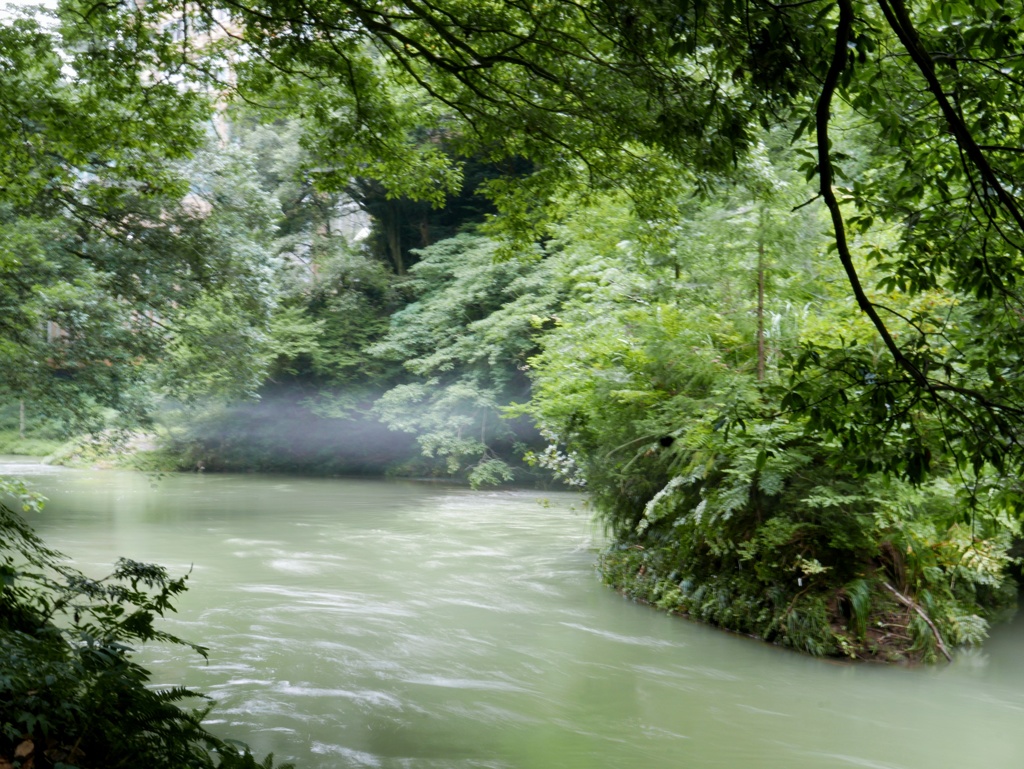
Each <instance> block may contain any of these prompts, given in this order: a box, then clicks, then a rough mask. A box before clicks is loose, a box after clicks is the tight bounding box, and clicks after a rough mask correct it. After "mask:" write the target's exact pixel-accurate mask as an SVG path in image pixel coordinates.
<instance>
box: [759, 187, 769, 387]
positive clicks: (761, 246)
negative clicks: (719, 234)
mask: <svg viewBox="0 0 1024 769" xmlns="http://www.w3.org/2000/svg"><path fill="white" fill-rule="evenodd" d="M760 219H761V221H760V227H758V230H757V381H758V382H763V381H764V368H765V359H766V357H767V355H766V353H765V347H764V272H765V264H764V224H765V208H764V206H762V207H761V216H760Z"/></svg>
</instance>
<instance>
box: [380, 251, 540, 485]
mask: <svg viewBox="0 0 1024 769" xmlns="http://www.w3.org/2000/svg"><path fill="white" fill-rule="evenodd" d="M495 249H496V244H495V243H494V242H493V241H491V240H489V239H487V238H484V237H481V236H476V235H470V234H461V235H458V236H456V237H454V238H450V239H448V240H443V241H441V242H439V243H436V244H434V245H433V246H430V247H428V248H425V249H423V250H422V251H421V252H420V261H419V262H418V263H416V264H415V265H413V267H412V268H411V270H410V272H411V275H412V284H411V288H412V291H413V292H414V295H415V301H413V302H412V303H411V304H409V305H407V306H406V307H404V308H402V309H401V310H399V311H398V312H396V313H395V314H394V315H392V317H391V325H390V329H389V331H388V333H387V335H386V336H384V337H383V339H382V340H381V341H380V342H378V343H377V344H376V345H374V346H373V347H371V348H370V349H369V352H370V353H371V354H373V355H376V356H379V357H382V358H385V359H389V360H394V361H401V362H402V365H403V367H404V368H405V369H406V371H407V372H409V374H410V375H411V376H410V377H409V381H406V382H403V383H401V384H398V385H397V386H395V387H392V388H391V389H390V390H388V391H387V392H385V393H384V394H383V395H382V396H381V397H380V398H379V399H378V400H377V402H376V404H375V406H374V409H375V411H376V412H377V413H378V414H380V416H381V418H382V420H383V421H384V422H385V423H386V424H387V425H388V426H389V427H391V428H392V429H395V430H404V431H406V432H410V433H413V434H415V435H416V436H417V440H418V441H419V443H420V446H421V447H422V450H423V453H424V454H425V455H426V456H428V457H433V458H436V459H439V460H441V461H442V462H443V463H444V470H445V472H447V473H448V474H451V475H465V476H466V477H468V479H469V481H470V483H471V484H473V485H474V486H477V485H482V484H488V483H497V482H501V481H510V480H512V479H513V477H514V468H513V463H514V461H515V459H516V457H515V454H516V449H517V448H518V446H517V444H519V443H520V442H521V440H522V439H524V438H525V439H529V438H531V437H532V435H531V432H532V431H530V430H529V429H528V428H527V427H526V426H525V425H522V424H519V425H515V424H513V423H509V422H507V421H503V420H502V419H501V411H502V408H503V407H504V406H506V405H508V404H509V403H510V402H511V401H512V400H513V399H516V398H522V397H523V396H525V395H526V394H527V392H528V387H529V383H528V381H527V380H526V378H525V376H524V374H523V370H524V368H525V364H526V360H527V358H528V357H529V356H530V355H531V354H532V352H533V351H534V350H535V345H536V337H537V334H538V333H539V331H540V329H541V328H542V326H543V325H544V323H545V322H546V319H549V318H550V315H551V314H552V313H553V312H554V309H555V307H557V305H558V298H559V297H558V284H557V283H556V282H555V281H553V280H552V276H551V271H550V265H549V262H548V261H547V260H540V261H538V260H536V259H534V260H527V259H523V260H514V261H496V260H495V258H494V255H495ZM519 453H521V449H520V450H519Z"/></svg>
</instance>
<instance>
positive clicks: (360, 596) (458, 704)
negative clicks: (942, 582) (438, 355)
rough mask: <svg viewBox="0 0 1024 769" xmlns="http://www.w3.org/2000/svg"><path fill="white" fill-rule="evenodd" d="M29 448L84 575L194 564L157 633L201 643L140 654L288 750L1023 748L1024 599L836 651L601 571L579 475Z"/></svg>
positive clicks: (905, 766) (775, 763)
mask: <svg viewBox="0 0 1024 769" xmlns="http://www.w3.org/2000/svg"><path fill="white" fill-rule="evenodd" d="M30 470H31V471H32V478H31V480H33V481H34V482H35V483H36V485H37V486H38V487H39V488H40V489H41V490H42V491H44V492H45V493H47V494H49V495H50V496H51V503H50V505H49V506H48V508H47V509H46V511H45V512H44V513H43V514H42V515H41V516H38V517H34V518H33V522H34V523H35V524H36V525H37V527H38V528H39V529H40V530H41V532H42V533H43V534H44V535H45V536H46V538H47V539H48V541H49V542H50V544H52V545H55V546H57V547H59V548H60V549H62V550H64V551H65V552H68V553H70V554H72V555H73V556H74V557H75V558H76V561H77V563H78V565H79V567H80V568H82V569H83V570H85V571H87V572H88V573H90V574H95V575H99V574H103V573H106V571H107V570H109V567H110V565H111V564H112V563H113V561H114V560H115V559H116V558H117V557H118V556H120V555H127V556H130V557H133V558H135V559H138V560H148V561H155V562H159V563H163V564H165V565H167V566H168V567H169V568H170V569H171V570H172V572H182V571H186V570H188V569H189V568H190V565H191V566H192V568H193V571H192V576H191V579H190V583H189V584H190V586H191V589H190V592H189V593H188V594H187V595H186V596H185V597H184V599H183V601H182V602H181V606H180V611H179V613H178V614H176V615H171V618H170V620H169V621H168V622H167V629H169V630H171V631H172V632H175V633H178V634H180V635H184V636H186V637H188V638H189V639H191V640H194V641H197V642H200V643H203V644H206V645H208V646H209V647H210V662H209V664H208V665H206V666H204V665H202V661H201V660H200V659H199V658H197V657H195V656H194V655H192V654H189V653H186V652H185V651H184V650H180V649H174V648H167V647H163V648H159V647H158V648H154V649H150V650H147V651H146V652H145V653H144V654H143V655H141V661H143V662H144V664H147V665H149V666H150V667H151V668H152V670H153V671H154V674H155V678H156V680H157V681H158V682H160V683H166V684H172V683H174V684H176V683H180V682H182V680H184V681H185V682H186V683H188V684H189V685H191V686H194V687H197V688H199V689H202V690H204V691H207V692H209V693H210V694H211V695H212V696H213V698H214V699H215V701H216V708H215V710H214V712H213V713H212V714H211V722H210V724H211V728H212V729H214V730H215V731H216V732H217V733H218V734H221V735H223V736H227V737H233V738H237V739H241V740H244V741H246V742H248V743H249V744H250V745H251V746H252V747H253V749H254V750H255V751H257V752H259V753H265V752H269V751H273V752H274V753H275V754H276V756H277V757H278V758H283V759H289V760H294V761H296V763H297V765H298V766H299V767H300V768H304V767H311V768H314V769H327V768H328V767H332V768H333V767H382V768H383V769H392V768H397V767H403V768H405V767H408V768H410V769H427V768H430V769H433V768H434V767H438V768H440V767H446V768H448V767H456V768H461V767H466V768H469V767H474V768H475V767H510V768H512V767H514V768H516V769H534V768H542V769H548V768H550V769H555V768H556V767H557V768H559V769H561V768H563V767H569V768H570V769H572V768H575V767H579V768H580V769H584V768H585V767H622V768H623V769H626V768H627V767H628V768H630V769H633V768H634V767H653V768H654V769H662V768H664V769H669V767H672V768H673V769H674V768H675V767H686V768H687V769H703V768H705V767H707V768H708V769H710V768H711V767H722V768H725V767H730V768H731V767H758V768H761V767H778V768H779V769H783V767H785V768H786V769H789V768H792V767H795V768H797V769H803V768H806V769H812V768H814V769H819V768H821V767H873V768H879V767H881V768H885V769H918V768H920V769H925V768H926V767H927V768H928V769H931V768H932V767H940V768H941V767H950V768H951V769H952V767H958V768H962V767H986V768H994V769H1001V768H1002V767H1006V768H1007V769H1009V767H1015V768H1016V767H1020V766H1021V765H1024V729H1022V728H1021V724H1022V723H1024V654H1022V653H1021V652H1022V651H1024V623H1022V622H1019V621H1018V622H1016V623H1013V624H1011V625H1007V626H1003V627H997V628H996V629H995V631H994V633H993V637H992V639H991V640H990V642H989V643H988V644H987V646H986V647H985V648H984V649H983V650H980V651H977V652H973V653H969V654H965V655H961V656H960V657H958V659H957V661H956V662H955V663H954V664H953V665H950V666H940V667H935V668H927V669H901V668H883V667H878V666H865V665H846V664H837V663H831V662H823V661H819V660H812V659H809V658H806V657H802V656H799V655H796V654H793V653H790V652H786V651H784V650H780V649H776V648H773V647H769V646H765V645H763V644H760V643H757V642H754V641H751V640H749V639H745V638H741V637H736V636H732V635H728V634H725V633H722V632H719V631H715V630H713V629H710V628H706V627H702V626H700V625H696V624H693V623H689V622H686V621H683V620H679V619H675V618H672V617H667V616H665V615H662V614H660V613H658V612H656V611H653V610H651V609H649V608H646V607H643V606H637V605H634V604H632V603H630V602H628V601H625V600H623V599H622V598H620V597H619V596H617V595H616V594H615V593H613V592H611V591H610V590H608V589H606V588H604V587H603V586H602V585H601V584H600V582H599V580H598V578H597V576H596V575H595V573H594V570H593V562H594V555H595V548H596V547H597V546H598V545H599V544H600V536H599V534H598V532H597V530H596V529H595V527H594V526H593V525H592V524H591V523H590V522H589V517H588V514H587V513H586V512H583V511H581V510H580V509H579V508H580V505H581V498H580V497H578V496H576V495H572V494H564V493H556V494H550V493H548V494H545V493H538V492H524V491H516V492H472V491H468V490H465V489H461V488H452V487H442V486H435V485H429V484H417V483H388V482H382V481H369V480H337V479H294V478H285V477H273V476H229V475H222V476H217V475H190V476H172V477H168V478H165V479H163V480H161V481H159V482H157V483H156V485H151V482H150V481H149V480H148V479H147V478H145V477H143V476H140V475H133V474H128V473H113V472H102V473H99V472H78V471H70V470H62V469H59V468H42V467H39V466H36V467H34V468H30ZM17 471H18V468H12V467H11V466H9V465H4V466H0V472H2V473H4V474H14V473H15V472H17Z"/></svg>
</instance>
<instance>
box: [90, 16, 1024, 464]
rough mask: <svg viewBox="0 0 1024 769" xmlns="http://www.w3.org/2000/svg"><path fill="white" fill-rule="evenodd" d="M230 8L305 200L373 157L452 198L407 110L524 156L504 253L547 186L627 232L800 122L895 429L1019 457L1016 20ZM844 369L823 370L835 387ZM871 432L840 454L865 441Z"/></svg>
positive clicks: (535, 220)
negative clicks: (885, 240)
mask: <svg viewBox="0 0 1024 769" xmlns="http://www.w3.org/2000/svg"><path fill="white" fill-rule="evenodd" d="M215 5H216V4H214V3H202V2H201V3H197V4H196V6H195V8H196V13H197V15H198V16H200V17H206V18H208V17H210V15H211V10H212V8H213V7H215ZM85 7H90V8H93V10H94V11H95V12H96V13H99V14H101V15H103V14H108V15H109V14H110V13H120V14H123V13H124V12H123V11H116V12H114V11H109V10H106V11H105V10H103V8H101V7H100V6H98V5H96V6H91V5H89V4H88V3H86V4H85ZM169 9H170V6H165V5H164V4H162V3H153V4H149V5H147V13H153V14H160V13H165V12H167V11H168V10H169ZM229 10H230V12H231V13H232V14H233V16H234V18H235V19H236V20H237V22H238V23H239V30H240V31H239V33H238V37H239V40H240V43H243V44H244V46H246V49H245V50H248V51H252V52H256V55H251V56H249V57H248V58H247V59H245V60H244V61H243V62H241V65H240V67H239V72H240V74H239V83H238V88H239V91H240V93H242V94H243V95H245V96H246V98H252V99H259V98H266V99H273V100H274V101H275V104H277V105H278V106H282V107H286V108H291V109H293V110H294V111H296V112H302V113H303V114H305V115H306V119H307V120H308V122H309V123H310V125H311V126H314V127H315V128H316V130H312V131H311V132H310V140H309V146H310V147H311V148H312V149H313V150H314V152H313V154H314V155H315V156H316V158H317V167H318V169H319V178H320V181H321V183H323V184H326V185H331V184H339V183H341V181H342V180H347V179H348V178H349V177H350V176H352V175H353V174H354V173H355V172H356V170H357V169H358V168H359V167H360V166H361V165H365V164H367V163H369V164H371V165H372V166H373V167H374V168H376V169H378V170H379V172H380V173H379V174H378V176H379V177H380V178H383V179H385V180H391V179H394V180H395V185H396V186H395V187H394V190H395V191H396V193H397V192H399V191H408V192H411V193H418V194H421V195H426V196H428V197H429V196H431V195H436V194H439V193H440V191H443V190H444V189H452V188H453V187H452V185H453V184H454V183H455V181H456V180H457V175H456V176H453V175H452V172H451V171H452V169H451V167H450V164H449V163H448V162H447V160H446V159H445V158H444V157H443V156H442V155H443V154H442V153H438V152H436V151H434V150H433V149H431V148H427V149H426V150H424V149H423V148H420V147H417V146H416V145H415V144H414V143H412V142H410V140H409V138H408V137H409V131H408V128H409V126H410V125H411V120H412V116H413V115H416V117H417V119H418V120H419V124H420V125H423V124H425V123H429V121H428V120H426V118H433V119H434V120H435V121H436V122H437V123H446V124H447V125H449V126H454V127H455V130H454V134H455V135H457V136H458V137H459V141H460V142H461V143H463V144H464V145H465V146H467V147H472V148H475V149H476V150H478V151H481V152H484V153H485V154H486V156H487V157H489V158H491V159H495V160H497V159H502V158H512V157H526V158H529V159H531V160H533V161H535V162H536V163H537V169H536V171H535V172H534V173H533V174H532V175H531V176H530V177H529V179H527V180H524V181H517V182H516V183H515V184H510V183H506V182H502V181H500V180H499V181H496V182H493V183H491V184H489V185H488V190H489V192H490V193H491V194H492V195H494V197H495V199H496V201H497V203H498V205H499V208H500V209H501V210H502V211H503V213H504V216H505V220H504V221H505V226H506V228H507V230H506V231H507V232H508V233H510V234H513V235H517V236H521V237H526V238H532V237H536V236H537V235H539V234H541V233H542V229H539V222H540V221H541V220H543V219H545V218H550V216H551V215H552V209H551V207H550V205H549V203H550V202H551V201H552V200H557V199H558V198H559V197H561V196H560V195H558V194H556V192H557V191H559V190H561V191H564V190H565V189H567V188H574V189H575V188H579V186H580V185H591V186H594V185H597V186H605V187H612V186H617V187H622V188H625V189H629V190H631V192H632V195H633V203H634V205H636V206H637V208H638V211H640V212H641V215H642V216H644V217H645V218H647V217H649V216H651V215H653V214H654V213H655V212H657V211H658V204H659V202H660V200H661V199H662V198H663V197H664V194H663V193H664V190H665V189H666V184H675V183H676V182H677V179H678V175H679V173H680V171H679V168H680V164H682V166H683V167H684V168H685V169H686V173H688V174H689V175H690V176H691V177H692V178H693V179H694V180H695V181H696V183H697V184H698V186H701V187H704V188H706V189H709V188H711V187H713V186H714V185H715V183H716V181H717V179H718V175H719V174H721V173H722V172H724V171H727V170H728V169H729V168H731V167H732V166H734V165H735V163H736V162H737V160H738V159H739V158H740V157H742V156H743V155H744V154H745V153H747V152H748V151H749V150H750V148H751V147H752V146H753V142H754V138H753V137H754V136H755V133H756V132H755V130H754V129H755V126H756V124H757V123H758V122H760V123H761V124H763V125H785V124H789V125H796V126H797V129H796V137H795V141H797V142H799V141H800V139H801V137H802V136H803V135H804V134H805V133H806V134H808V135H812V136H813V137H814V141H813V144H811V145H810V146H807V147H806V151H807V159H806V161H805V163H804V164H803V165H804V168H805V170H806V172H807V174H808V175H809V176H810V177H814V176H817V178H818V180H819V197H820V199H821V201H822V202H823V203H824V205H825V208H826V209H827V210H828V212H829V215H830V218H831V220H832V227H833V233H834V243H835V254H836V257H837V259H838V261H839V262H840V264H841V265H842V266H843V269H844V274H845V276H846V279H847V281H848V284H849V290H850V292H851V296H852V297H853V298H854V299H855V300H856V301H857V304H858V306H859V307H860V309H861V311H862V312H864V313H865V315H866V317H867V318H868V319H869V321H870V322H871V324H872V326H873V327H874V328H875V331H876V333H877V334H878V336H879V338H880V340H881V341H882V343H883V344H884V346H885V348H886V350H887V351H888V359H887V360H883V361H879V362H877V363H876V364H873V373H874V377H873V379H872V388H873V389H876V390H877V391H878V392H881V393H882V395H881V396H879V397H884V398H887V399H891V400H893V402H894V403H899V404H901V405H900V406H898V407H897V408H895V409H894V410H893V413H899V414H901V415H906V414H913V413H915V409H916V408H917V407H918V406H921V407H924V408H926V409H927V410H929V411H931V410H937V411H939V412H941V413H942V414H944V415H945V420H946V421H945V424H946V429H947V432H948V435H949V441H948V443H949V446H950V450H951V451H953V452H954V453H956V454H957V455H958V457H959V461H962V462H965V463H966V464H967V465H970V466H972V467H974V468H980V467H982V466H984V465H991V466H993V467H995V468H996V469H997V470H1003V469H1007V468H1008V465H1007V463H1008V462H1009V463H1010V464H1011V465H1014V466H1016V464H1017V463H1018V462H1019V460H1020V454H1021V453H1020V445H1019V443H1020V438H1019V436H1020V426H1021V418H1022V416H1024V412H1022V410H1021V408H1020V406H1019V393H1020V384H1021V383H1020V381H1019V370H1020V367H1018V366H1016V365H1015V362H1016V360H1017V358H1018V357H1019V355H1020V353H1021V350H1020V349H1019V347H1018V343H1019V338H1020V335H1019V334H1018V333H1017V320H1016V318H1017V311H1018V310H1019V306H1020V298H1019V296H1018V293H1017V289H1016V286H1017V277H1016V276H1017V274H1018V273H1019V272H1020V266H1021V265H1020V244H1021V241H1022V238H1024V214H1021V212H1020V204H1019V203H1018V201H1017V198H1016V192H1015V191H1016V190H1017V189H1018V188H1020V186H1021V185H1020V183H1019V179H1020V175H1021V172H1022V171H1024V167H1022V165H1021V162H1022V156H1021V153H1019V152H1018V151H1016V150H1015V147H1016V144H1017V143H1018V141H1017V136H1018V132H1019V125H1020V118H1021V115H1020V109H1021V107H1020V104H1021V103H1022V100H1021V98H1020V96H1021V89H1022V87H1024V81H1020V80H1019V78H1018V76H1017V73H1018V69H1019V66H1020V64H1019V59H1018V57H1017V54H1016V46H1017V45H1018V40H1019V37H1020V35H1021V32H1022V29H1021V24H1020V22H1019V21H1018V20H1019V18H1020V14H1018V13H1016V12H1014V10H1013V9H1012V8H1008V7H1007V6H1005V4H993V3H987V2H982V1H980V0H979V1H978V2H970V3H969V2H962V3H947V2H930V3H924V4H921V5H919V6H917V7H916V8H915V9H914V10H913V11H912V10H911V9H909V8H908V7H907V6H906V4H905V2H904V1H903V0H879V2H878V3H868V2H855V0H811V1H810V2H804V3H787V4H780V3H774V2H770V1H769V0H747V2H736V1H735V0H692V1H690V0H661V1H659V2H644V3H620V2H615V3H605V2H594V3H575V2H568V1H567V0H549V1H548V2H543V3H529V4H525V3H516V2H513V3H501V4H489V5H485V4H481V3H479V2H472V1H471V0H446V2H432V3H420V2H413V1H412V0H410V1H409V2H404V3H402V2H400V3H393V4H387V5H379V4H376V3H369V2H361V1H360V0H351V1H350V2H343V3H333V2H332V3H326V2H324V3H302V4H292V3H277V2H274V3H261V2H242V3H233V4H232V5H231V6H230V8H229ZM133 13H134V12H133ZM427 97H429V99H428V98H427ZM847 110H848V111H849V114H850V115H851V117H850V120H851V121H852V122H853V123H855V124H856V129H857V131H858V132H859V133H860V135H861V136H862V137H863V141H864V142H866V143H867V144H868V145H873V146H874V148H875V149H874V150H873V158H872V160H873V162H872V164H871V166H872V167H871V169H870V170H866V171H865V172H864V173H862V174H855V173H853V172H852V170H851V166H850V164H849V160H850V158H849V157H847V156H846V155H845V154H844V152H843V151H842V150H843V148H842V140H843V137H842V136H841V135H839V134H837V129H836V122H835V117H836V115H838V114H840V113H842V112H844V111H847ZM936 125H939V126H941V130H936V128H935V126H936ZM445 169H449V170H445ZM455 170H457V169H455ZM400 179H402V180H404V181H399V180H400ZM412 180H417V181H412ZM403 184H404V189H400V188H401V186H402V185H403ZM410 185H411V186H410ZM413 187H415V188H416V189H413ZM555 210H556V212H557V207H556V209H555ZM880 226H885V227H892V228H896V229H897V230H899V231H900V236H899V237H898V238H896V239H895V240H894V241H892V242H891V244H890V245H889V246H887V247H886V248H885V249H876V248H872V247H870V246H869V245H868V244H867V243H866V242H865V240H864V238H865V237H867V236H868V235H869V234H870V233H871V232H872V231H873V230H872V228H873V227H880ZM865 260H873V261H875V262H877V263H878V264H879V265H881V267H882V269H883V273H882V274H880V275H879V278H880V279H882V280H885V281H886V285H888V286H891V287H892V288H896V289H899V290H901V291H903V292H907V293H911V294H913V293H915V292H919V291H923V290H927V289H929V288H934V287H941V288H942V289H943V290H945V291H948V292H954V293H956V294H957V296H958V301H960V302H962V303H964V304H965V305H966V311H967V312H968V313H969V314H970V315H971V323H972V325H974V327H975V328H984V330H985V331H984V333H983V334H978V335H976V336H973V337H972V336H970V335H969V334H966V333H965V332H964V329H963V328H962V327H957V328H953V327H950V326H949V325H948V324H940V325H938V326H933V325H931V324H930V319H929V323H925V322H924V319H922V318H915V317H907V318H900V317H898V316H896V315H894V314H892V313H891V312H889V311H888V310H887V309H886V308H885V307H884V306H876V304H875V303H874V302H873V301H872V300H871V299H870V297H869V295H868V291H867V290H866V288H865V286H864V283H863V274H864V269H865V268H864V261H865ZM901 327H905V328H907V329H909V330H911V331H915V332H916V333H912V334H901V333H899V332H898V330H897V329H899V328H901ZM897 336H900V337H901V338H902V339H903V342H902V343H898V342H897ZM967 343H970V344H969V345H968V344H967ZM826 352H827V351H826ZM833 352H834V353H835V354H834V356H833V357H837V358H838V357H842V355H843V353H841V352H838V351H833ZM818 354H819V355H821V354H822V351H819V353H818ZM829 354H831V353H829ZM854 358H856V356H854ZM862 363H863V361H859V360H858V361H852V362H851V363H850V364H849V366H847V370H846V371H845V373H843V372H840V370H839V369H840V367H838V366H836V367H835V371H834V375H835V377H836V382H837V388H836V389H837V391H838V390H839V389H843V388H844V387H845V386H846V385H847V384H849V382H850V381H852V379H851V377H855V376H856V374H855V373H854V372H855V371H857V370H859V367H860V366H861V365H862ZM844 377H845V378H844ZM844 421H845V420H844V418H843V417H842V416H841V415H840V416H839V417H837V418H836V419H832V418H829V417H827V415H825V414H824V412H823V418H822V419H821V420H819V421H818V423H817V427H818V428H820V429H826V430H833V431H836V432H837V433H838V432H841V430H842V428H841V424H842V423H844ZM876 427H879V426H876ZM886 429H887V426H886V425H885V424H883V425H881V426H880V429H872V430H864V431H861V433H860V434H858V435H857V436H853V435H845V436H844V440H855V441H858V442H863V443H865V445H866V444H870V443H871V442H872V441H874V440H876V439H877V438H878V436H879V435H881V434H883V433H884V432H885V430H886ZM918 461H921V462H924V461H925V459H924V458H923V457H921V458H919V460H918ZM925 464H927V462H925Z"/></svg>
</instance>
